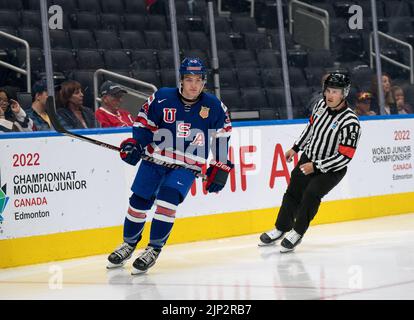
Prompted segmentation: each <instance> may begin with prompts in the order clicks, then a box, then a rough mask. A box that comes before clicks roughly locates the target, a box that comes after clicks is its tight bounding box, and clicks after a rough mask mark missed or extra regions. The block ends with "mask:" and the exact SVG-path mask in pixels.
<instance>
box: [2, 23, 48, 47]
mask: <svg viewBox="0 0 414 320" xmlns="http://www.w3.org/2000/svg"><path fill="white" fill-rule="evenodd" d="M19 37H20V38H22V39H24V40H26V41H27V42H29V45H30V47H31V48H43V38H42V33H41V32H40V30H39V29H38V28H33V27H21V28H19ZM0 39H2V38H0Z"/></svg>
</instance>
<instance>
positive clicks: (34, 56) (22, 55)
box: [16, 48, 45, 73]
mask: <svg viewBox="0 0 414 320" xmlns="http://www.w3.org/2000/svg"><path fill="white" fill-rule="evenodd" d="M16 60H17V65H18V66H19V67H20V68H22V69H25V68H26V49H24V48H18V49H17V50H16ZM30 67H31V71H32V72H35V73H36V72H42V71H44V69H45V63H44V57H43V52H42V50H40V49H37V48H32V49H30Z"/></svg>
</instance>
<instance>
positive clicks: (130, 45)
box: [119, 31, 147, 50]
mask: <svg viewBox="0 0 414 320" xmlns="http://www.w3.org/2000/svg"><path fill="white" fill-rule="evenodd" d="M119 39H120V40H121V43H122V47H123V48H124V49H130V50H136V49H145V48H146V47H147V44H146V43H145V38H144V35H143V33H142V32H141V31H119Z"/></svg>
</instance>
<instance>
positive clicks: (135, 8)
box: [125, 0, 147, 14]
mask: <svg viewBox="0 0 414 320" xmlns="http://www.w3.org/2000/svg"><path fill="white" fill-rule="evenodd" d="M125 12H131V13H139V14H147V9H146V8H145V1H141V0H128V1H125Z"/></svg>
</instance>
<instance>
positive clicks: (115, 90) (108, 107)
mask: <svg viewBox="0 0 414 320" xmlns="http://www.w3.org/2000/svg"><path fill="white" fill-rule="evenodd" d="M100 91H101V99H102V103H101V107H100V108H99V109H98V110H96V112H95V117H96V119H97V120H98V122H99V123H100V124H101V126H102V128H108V127H131V126H132V124H133V123H134V119H133V118H132V116H131V113H129V112H128V111H127V110H124V109H121V108H120V105H121V102H122V96H123V95H124V94H125V93H126V91H125V90H124V89H122V87H120V86H119V85H117V84H115V83H113V82H111V81H105V82H104V83H103V84H102V86H101V90H100Z"/></svg>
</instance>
